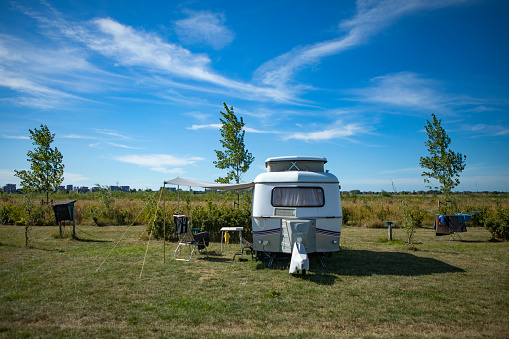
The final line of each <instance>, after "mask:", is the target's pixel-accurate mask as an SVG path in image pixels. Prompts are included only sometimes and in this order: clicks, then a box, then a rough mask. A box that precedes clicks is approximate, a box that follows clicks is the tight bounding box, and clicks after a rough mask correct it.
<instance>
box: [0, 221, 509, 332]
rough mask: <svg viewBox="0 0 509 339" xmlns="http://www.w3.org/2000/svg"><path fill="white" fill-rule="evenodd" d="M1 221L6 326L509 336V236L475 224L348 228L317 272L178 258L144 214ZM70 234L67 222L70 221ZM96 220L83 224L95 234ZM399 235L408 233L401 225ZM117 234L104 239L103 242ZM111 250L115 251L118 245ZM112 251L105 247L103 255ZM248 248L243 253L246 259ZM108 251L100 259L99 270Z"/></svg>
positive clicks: (220, 257)
mask: <svg viewBox="0 0 509 339" xmlns="http://www.w3.org/2000/svg"><path fill="white" fill-rule="evenodd" d="M126 229H127V228H126V227H92V226H81V227H79V231H80V232H78V234H79V235H80V234H81V236H82V238H86V239H88V240H95V241H75V240H71V239H69V238H65V239H59V238H55V237H54V236H53V234H54V233H55V231H56V230H57V228H56V227H34V228H33V230H32V233H31V245H32V247H31V248H25V247H24V227H19V226H18V227H17V226H0V281H1V284H0V337H8V338H11V337H51V338H54V337H108V338H110V337H176V336H179V337H185V338H195V337H217V338H223V337H259V338H264V337H297V338H299V337H300V338H308V337H319V338H321V337H368V338H369V337H396V338H408V337H455V338H463V337H482V336H486V337H507V333H509V322H508V321H507V319H509V299H508V290H509V279H508V278H509V273H508V272H509V271H508V263H509V251H508V250H509V242H490V241H489V240H490V238H491V236H490V234H489V232H487V231H486V230H485V229H481V228H469V229H468V232H467V233H464V234H462V235H461V237H462V239H463V241H457V240H453V241H450V242H448V241H447V240H448V238H444V239H443V241H440V238H438V237H435V236H434V233H433V231H432V230H431V229H418V230H417V233H416V235H415V238H414V246H413V247H407V246H406V245H404V243H403V242H400V243H398V242H395V241H392V242H383V241H382V242H381V241H380V239H381V238H382V237H383V236H384V235H386V234H387V233H386V232H387V230H386V229H366V228H356V227H345V228H343V231H342V238H341V247H342V250H341V251H340V252H337V253H334V254H333V256H332V257H331V258H326V259H325V262H326V264H327V267H326V268H322V267H321V265H320V261H319V260H318V259H317V258H314V257H312V258H311V265H310V266H311V267H310V271H309V272H308V274H307V275H306V276H301V275H290V274H288V261H285V260H279V261H275V263H274V265H273V268H271V269H269V268H266V265H267V264H266V263H265V262H259V261H256V260H251V256H250V255H244V256H241V257H240V259H236V260H235V262H232V260H231V258H232V257H233V254H234V252H235V251H236V250H237V248H238V245H237V244H236V243H230V244H229V245H228V247H227V248H226V250H225V252H224V253H223V254H221V253H220V244H219V243H212V244H211V246H210V247H209V257H208V258H205V257H201V256H197V257H196V258H193V259H192V261H191V262H180V261H175V260H173V251H174V250H175V248H176V243H168V242H167V243H166V249H167V253H166V261H165V262H163V243H162V241H154V240H152V241H151V242H150V246H149V247H148V252H147V257H146V260H145V265H144V267H143V275H142V276H141V278H140V272H141V269H142V265H143V260H144V255H145V250H146V248H147V242H146V240H143V238H144V237H143V232H144V229H145V227H144V226H134V227H131V228H130V229H129V231H128V232H127V234H126V236H125V238H124V239H123V240H122V241H121V242H120V243H119V244H118V246H117V247H116V248H115V249H114V250H113V251H112V249H113V248H114V246H115V244H116V242H117V240H118V239H119V238H120V235H121V234H122V233H123V232H124V231H125V230H126ZM66 231H67V232H68V231H69V230H66ZM85 232H86V233H85ZM393 239H404V231H403V230H402V229H394V230H393ZM105 240H106V241H105ZM110 252H111V254H110V255H109V257H107V256H108V254H109V253H110ZM106 257H107V259H106ZM238 258H239V257H238ZM105 259H106V261H105V262H104V264H103V265H102V266H101V267H100V269H99V270H98V271H97V268H98V267H99V266H100V265H101V263H102V262H103V261H104V260H105Z"/></svg>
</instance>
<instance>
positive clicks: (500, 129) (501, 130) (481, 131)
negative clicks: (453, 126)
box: [461, 124, 509, 138]
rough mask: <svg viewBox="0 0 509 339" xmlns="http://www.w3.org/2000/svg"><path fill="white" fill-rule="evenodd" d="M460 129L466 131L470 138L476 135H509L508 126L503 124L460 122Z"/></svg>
mask: <svg viewBox="0 0 509 339" xmlns="http://www.w3.org/2000/svg"><path fill="white" fill-rule="evenodd" d="M461 129H462V130H464V131H466V132H468V133H469V134H470V135H471V137H472V138H476V137H496V136H506V135H509V127H507V126H503V125H488V124H475V125H468V124H462V125H461Z"/></svg>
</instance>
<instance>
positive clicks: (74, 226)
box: [72, 204, 76, 239]
mask: <svg viewBox="0 0 509 339" xmlns="http://www.w3.org/2000/svg"><path fill="white" fill-rule="evenodd" d="M72 238H73V239H76V208H75V207H74V204H73V205H72Z"/></svg>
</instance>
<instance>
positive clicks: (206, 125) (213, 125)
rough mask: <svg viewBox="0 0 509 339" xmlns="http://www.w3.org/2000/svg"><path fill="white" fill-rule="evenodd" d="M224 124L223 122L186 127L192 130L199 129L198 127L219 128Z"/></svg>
mask: <svg viewBox="0 0 509 339" xmlns="http://www.w3.org/2000/svg"><path fill="white" fill-rule="evenodd" d="M222 126H223V125H222V124H202V125H196V124H195V125H192V126H190V127H186V129H190V130H198V129H215V130H219V129H220V128H221V127H222Z"/></svg>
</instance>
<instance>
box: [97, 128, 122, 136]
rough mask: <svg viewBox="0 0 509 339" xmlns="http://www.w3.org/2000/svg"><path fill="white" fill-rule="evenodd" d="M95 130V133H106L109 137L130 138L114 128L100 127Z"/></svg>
mask: <svg viewBox="0 0 509 339" xmlns="http://www.w3.org/2000/svg"><path fill="white" fill-rule="evenodd" d="M95 131H96V132H97V133H100V134H104V135H108V136H111V137H115V138H120V139H131V137H128V136H125V135H123V134H120V133H119V132H117V131H115V130H112V129H101V128H96V129H95Z"/></svg>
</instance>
